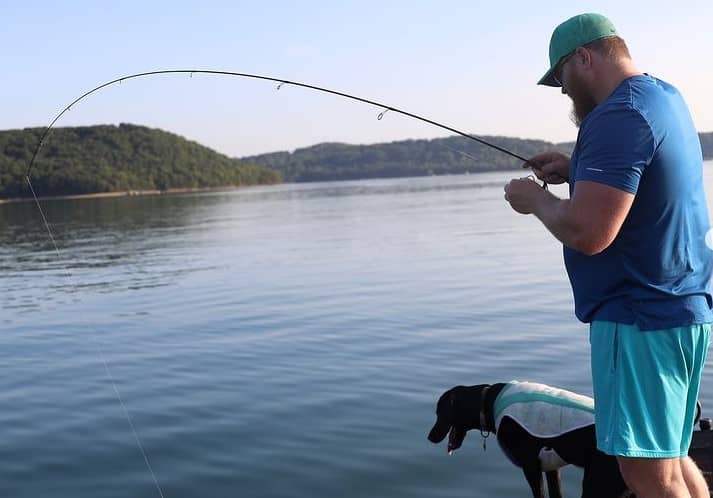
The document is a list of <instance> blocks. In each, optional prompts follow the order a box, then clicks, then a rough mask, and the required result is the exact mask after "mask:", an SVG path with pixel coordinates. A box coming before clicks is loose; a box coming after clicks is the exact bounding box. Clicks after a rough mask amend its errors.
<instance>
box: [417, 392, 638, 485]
mask: <svg viewBox="0 0 713 498" xmlns="http://www.w3.org/2000/svg"><path fill="white" fill-rule="evenodd" d="M593 408H594V403H593V401H592V399H591V398H588V397H586V396H581V395H578V394H575V393H572V392H569V391H565V390H562V389H556V388H553V387H550V386H546V385H544V384H534V383H530V382H509V383H500V384H479V385H476V386H456V387H454V388H452V389H449V390H448V391H446V392H445V393H444V394H443V395H442V396H441V397H440V399H439V400H438V404H437V406H436V417H437V419H436V423H435V425H434V426H433V428H432V429H431V432H430V433H429V434H428V439H429V440H430V441H431V442H433V443H440V442H441V441H443V439H444V438H445V437H446V436H448V454H451V453H452V452H453V451H455V450H457V449H458V448H460V447H461V445H462V444H463V439H465V436H466V433H467V432H468V431H469V430H471V429H476V430H479V431H480V432H481V434H482V435H483V436H484V437H487V435H488V434H489V433H493V434H495V435H496V437H497V441H498V443H499V444H500V447H501V448H502V450H503V452H504V453H505V455H506V456H507V457H508V458H509V459H510V461H511V462H512V463H513V464H515V465H516V466H518V467H521V468H522V470H523V472H524V473H525V478H526V479H527V482H528V484H529V485H530V488H531V489H532V495H533V496H534V498H545V490H544V482H543V479H542V473H543V472H544V473H545V475H546V477H547V487H548V488H549V496H550V498H561V497H562V491H561V487H560V474H559V469H560V467H563V466H564V465H567V464H572V465H576V466H578V467H583V468H584V479H583V481H582V498H595V497H596V498H620V497H629V496H633V495H632V494H630V492H629V491H628V490H627V487H626V484H625V483H624V480H623V479H622V477H621V473H620V472H619V466H618V464H617V461H616V458H615V457H613V456H609V455H606V454H604V453H602V452H601V451H599V450H598V449H597V445H596V439H595V433H594V409H593Z"/></svg>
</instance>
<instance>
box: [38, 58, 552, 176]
mask: <svg viewBox="0 0 713 498" xmlns="http://www.w3.org/2000/svg"><path fill="white" fill-rule="evenodd" d="M158 74H190V75H191V76H193V75H194V74H213V75H223V76H237V77H240V78H252V79H258V80H266V81H272V82H275V83H278V85H277V89H278V90H279V89H280V88H281V87H282V86H283V85H292V86H297V87H302V88H308V89H311V90H316V91H319V92H324V93H329V94H332V95H337V96H339V97H345V98H348V99H351V100H356V101H358V102H363V103H365V104H369V105H373V106H376V107H379V108H381V109H383V111H382V112H381V113H380V114H379V116H378V118H377V119H379V120H381V118H382V117H383V116H384V114H385V113H386V112H388V111H392V112H395V113H398V114H402V115H404V116H408V117H410V118H413V119H417V120H419V121H423V122H424V123H428V124H431V125H434V126H438V127H439V128H443V129H444V130H448V131H450V132H453V133H456V134H458V135H460V136H462V137H465V138H468V139H470V140H474V141H476V142H478V143H479V144H481V145H485V146H487V147H491V148H493V149H495V150H497V151H500V152H502V153H504V154H507V155H509V156H511V157H514V158H516V159H519V160H521V161H523V163H524V166H525V167H527V164H528V160H527V159H526V158H524V157H522V156H521V155H519V154H516V153H514V152H512V151H510V150H508V149H506V148H504V147H501V146H499V145H495V144H494V143H491V142H488V141H487V140H484V139H482V138H479V137H476V136H474V135H471V134H470V133H465V132H463V131H460V130H457V129H455V128H452V127H450V126H447V125H444V124H442V123H438V122H436V121H433V120H431V119H428V118H425V117H423V116H419V115H417V114H413V113H411V112H407V111H404V110H401V109H397V108H396V107H392V106H389V105H384V104H382V103H380V102H376V101H374V100H369V99H365V98H362V97H357V96H355V95H351V94H348V93H344V92H339V91H336V90H330V89H329V88H323V87H319V86H315V85H310V84H308V83H301V82H299V81H291V80H287V79H283V78H275V77H272V76H264V75H260V74H251V73H238V72H233V71H216V70H207V69H166V70H160V71H147V72H143V73H136V74H130V75H127V76H122V77H120V78H116V79H114V80H111V81H107V82H106V83H102V84H101V85H99V86H97V87H95V88H92V89H91V90H89V91H88V92H85V93H84V94H82V95H81V96H79V97H78V98H76V99H75V100H74V101H73V102H72V103H71V104H69V105H68V106H67V107H65V108H64V109H63V110H62V112H60V113H59V114H57V116H56V117H55V118H54V119H53V120H52V122H51V123H50V124H49V126H47V128H46V129H45V131H44V133H43V134H42V136H41V137H40V140H39V142H38V143H37V147H36V148H35V152H34V154H32V159H31V160H30V164H29V166H28V167H27V172H26V173H25V176H26V178H27V180H28V182H29V179H30V174H31V173H32V168H33V166H34V164H35V160H36V159H37V155H38V154H39V152H40V149H41V148H42V145H43V143H44V141H45V139H46V138H47V135H48V134H49V132H50V131H51V130H52V128H53V127H54V125H55V123H57V121H59V119H60V118H61V117H62V116H63V115H64V113H66V112H67V111H69V110H70V109H71V108H72V107H73V106H74V105H76V104H77V103H78V102H80V101H81V100H83V99H85V98H86V97H88V96H89V95H91V94H93V93H95V92H97V91H99V90H101V89H102V88H106V87H108V86H111V85H114V84H117V83H122V82H124V81H126V80H130V79H134V78H142V77H146V76H153V75H158ZM533 166H534V165H533ZM546 186H547V184H546V183H545V184H544V185H543V187H545V188H546Z"/></svg>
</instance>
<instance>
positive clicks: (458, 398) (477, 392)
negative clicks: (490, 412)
mask: <svg viewBox="0 0 713 498" xmlns="http://www.w3.org/2000/svg"><path fill="white" fill-rule="evenodd" d="M486 387H488V384H481V385H477V386H456V387H454V388H452V389H449V390H448V391H446V392H445V393H443V395H441V397H440V398H439V399H438V403H437V404H436V423H435V424H434V425H433V428H432V429H431V432H429V433H428V440H429V441H431V442H432V443H435V444H438V443H440V442H441V441H443V440H444V439H445V437H446V436H448V454H449V455H451V454H452V453H453V452H454V451H455V450H457V449H458V448H460V447H461V445H462V444H463V440H464V439H465V436H466V433H467V432H468V431H469V430H470V429H479V428H480V411H481V406H480V403H481V394H482V392H483V389H485V388H486Z"/></svg>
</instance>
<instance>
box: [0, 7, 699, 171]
mask: <svg viewBox="0 0 713 498" xmlns="http://www.w3.org/2000/svg"><path fill="white" fill-rule="evenodd" d="M582 12H599V13H602V14H605V15H606V16H608V17H609V18H610V19H611V20H612V21H613V23H614V24H615V25H616V27H617V29H618V30H619V32H620V34H621V36H622V37H623V38H624V39H625V40H626V41H627V43H628V45H629V48H630V50H631V52H632V56H633V57H634V60H635V61H636V64H637V65H638V67H639V69H640V70H641V71H644V72H647V73H650V74H653V75H655V76H657V77H660V78H662V79H665V80H667V81H668V82H670V83H672V84H674V85H675V86H677V87H678V88H679V90H681V92H682V93H683V95H684V97H685V98H686V100H687V102H688V104H689V108H690V110H691V114H692V116H693V119H694V122H695V124H696V127H697V128H698V130H699V131H701V132H708V131H713V100H712V99H711V95H712V94H713V91H712V89H713V56H712V54H711V48H712V47H713V0H681V1H679V2H671V1H670V0H668V1H662V0H648V1H644V0H616V1H609V0H598V1H596V2H591V1H590V2H584V1H579V0H567V1H561V0H558V1H546V0H543V1H539V2H531V1H514V0H497V1H488V2H485V1H477V0H469V1H455V0H454V1H449V0H441V1H418V0H410V1H408V2H407V1H402V0H394V1H388V0H381V1H372V0H361V1H358V2H357V1H351V0H342V1H333V0H332V1H300V0H294V1H291V2H290V1H283V0H262V1H259V0H257V1H256V0H250V1H245V0H232V1H210V0H203V1H201V2H198V1H196V0H194V1H189V2H184V1H180V0H173V1H151V0H142V1H133V0H124V1H119V2H117V1H112V2H106V1H102V0H94V1H91V2H88V1H79V0H78V1H72V0H67V1H65V2H55V1H47V0H37V1H35V2H26V1H24V0H22V1H14V0H0V18H1V19H2V21H3V23H2V24H3V26H2V29H0V47H2V49H0V62H2V68H3V73H4V74H3V76H2V78H0V95H1V97H0V102H2V106H1V109H0V129H2V130H7V129H18V128H26V127H45V126H47V125H48V124H49V123H50V122H51V121H52V119H54V117H55V116H56V115H57V114H58V113H59V112H60V111H61V110H62V109H64V108H65V107H66V106H67V105H68V104H69V103H70V102H72V101H73V100H74V99H75V98H77V97H78V96H80V95H82V94H83V93H84V92H85V91H87V90H90V89H92V88H94V87H96V86H98V85H100V84H102V83H105V82H107V81H111V80H113V79H116V78H119V77H122V76H126V75H130V74H134V73H139V72H145V71H154V70H166V69H201V70H223V71H235V72H244V73H256V74H261V75H265V76H270V77H275V78H278V79H287V80H293V81H300V82H304V83H308V84H312V85H316V86H322V87H326V88H330V89H333V90H337V91H341V92H345V93H352V94H354V95H357V96H359V97H363V98H366V99H369V100H375V101H378V102H381V103H383V104H385V105H388V106H392V107H396V108H399V109H402V110H405V111H408V112H411V113H414V114H418V115H421V116H424V117H427V118H429V119H432V120H434V121H438V122H441V123H443V124H446V125H448V126H450V127H453V128H456V129H459V130H462V131H465V132H468V133H472V134H475V135H479V136H484V135H505V136H512V137H521V138H536V139H543V140H547V141H551V142H562V141H571V140H574V139H575V138H576V132H577V129H576V128H575V126H574V125H573V124H572V122H571V121H570V119H569V110H570V102H569V98H568V97H566V96H564V95H562V94H561V93H560V92H559V90H557V89H553V88H548V87H543V86H537V85H536V82H537V80H538V79H539V78H540V77H541V76H542V74H544V72H545V70H546V69H547V67H548V65H549V64H548V44H549V39H550V36H551V33H552V30H553V29H554V28H555V26H556V25H557V24H559V23H560V22H562V21H564V20H565V19H567V18H569V17H571V16H573V15H576V14H579V13H582ZM380 112H381V109H379V108H376V107H373V106H369V105H366V104H361V103H357V102H354V101H350V100H348V99H344V98H340V97H336V96H332V95H327V94H323V93H319V92H315V91H312V90H307V89H303V88H299V87H294V86H283V87H282V88H280V89H279V90H278V89H277V88H276V85H275V84H273V83H271V82H266V81H257V80H248V79H243V78H234V77H227V76H208V75H199V74H196V75H193V76H192V77H190V76H188V75H170V76H169V75H166V76H152V77H146V78H137V79H134V80H130V81H125V82H123V83H122V84H120V85H119V84H117V85H113V86H110V87H107V88H105V89H103V90H101V91H98V92H96V93H95V94H93V95H91V96H90V97H88V98H86V99H84V100H83V101H82V102H80V103H78V104H77V105H76V106H74V107H73V108H72V110H71V111H69V112H67V113H66V114H65V115H64V116H63V117H62V118H61V119H60V120H59V121H58V123H57V125H56V126H85V125H96V124H118V123H134V124H139V125H145V126H149V127H152V128H161V129H163V130H166V131H170V132H173V133H176V134H178V135H181V136H183V137H185V138H187V139H190V140H194V141H196V142H199V143H201V144H203V145H206V146H208V147H211V148H212V149H215V150H217V151H219V152H221V153H224V154H227V155H229V156H232V157H242V156H247V155H252V154H259V153H264V152H272V151H279V150H294V149H296V148H300V147H307V146H310V145H313V144H316V143H321V142H344V143H352V144H369V143H379V142H389V141H394V140H404V139H409V138H414V139H416V138H436V137H443V136H449V135H452V134H451V133H450V132H447V131H445V130H442V129H440V128H438V127H435V126H433V125H429V124H426V123H421V122H419V121H417V120H414V119H411V118H408V117H404V116H401V115H398V114H395V113H387V114H386V115H385V116H384V118H383V119H381V120H377V116H378V114H379V113H380Z"/></svg>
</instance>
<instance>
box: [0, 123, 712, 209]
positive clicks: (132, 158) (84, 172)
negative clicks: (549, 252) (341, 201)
mask: <svg viewBox="0 0 713 498" xmlns="http://www.w3.org/2000/svg"><path fill="white" fill-rule="evenodd" d="M43 131H44V130H43V129H42V128H27V129H24V130H8V131H0V199H7V198H18V197H29V196H30V195H31V193H30V192H29V190H28V188H27V186H26V183H25V180H24V175H25V172H26V170H27V166H28V164H29V161H30V158H31V157H32V153H33V152H34V150H35V147H36V145H37V141H38V140H39V137H40V135H41V133H42V132H43ZM479 138H482V139H485V140H487V141H489V142H491V143H493V144H496V145H498V146H500V147H503V148H505V149H508V150H510V151H512V152H514V153H516V154H518V155H520V156H523V157H529V156H531V155H534V154H536V153H537V152H541V151H543V150H548V149H553V148H557V149H560V150H562V151H564V152H570V151H571V149H572V147H573V146H574V144H573V143H571V142H569V143H560V144H554V143H550V142H546V141H542V140H527V139H520V138H512V137H501V136H482V137H479ZM700 139H701V144H702V147H703V155H704V158H706V159H711V158H713V133H701V134H700ZM520 165H521V161H519V160H518V159H515V158H512V157H510V156H508V155H506V154H503V153H502V152H499V151H497V150H495V149H492V148H490V147H486V146H484V145H481V144H479V143H477V142H475V141H473V140H470V139H467V138H464V137H459V136H454V137H448V138H437V139H432V140H402V141H397V142H390V143H380V144H372V145H348V144H341V143H321V144H317V145H314V146H311V147H305V148H302V149H297V150H295V151H293V152H286V151H285V152H273V153H269V154H262V155H256V156H250V157H243V158H240V159H234V158H230V157H228V156H225V155H223V154H220V153H218V152H215V151H213V150H211V149H209V148H207V147H204V146H202V145H200V144H198V143H196V142H192V141H189V140H186V139H184V138H182V137H180V136H178V135H175V134H173V133H169V132H166V131H163V130H158V129H151V128H147V127H144V126H137V125H131V124H121V125H119V126H109V125H99V126H87V127H76V128H57V129H54V130H53V131H52V133H51V134H50V136H49V138H48V139H47V140H46V141H45V145H44V146H43V148H42V150H41V152H40V155H39V156H38V160H37V162H36V163H35V167H34V169H33V172H32V183H33V185H34V187H35V190H36V191H37V193H38V195H41V196H58V195H76V194H94V193H107V192H125V191H134V190H148V191H167V190H171V189H200V188H213V187H229V186H246V185H258V184H274V183H279V182H281V181H283V179H284V181H288V182H311V181H334V180H352V179H359V178H385V177H404V176H424V175H439V174H457V173H477V172H485V171H497V170H506V169H515V168H519V167H520Z"/></svg>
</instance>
